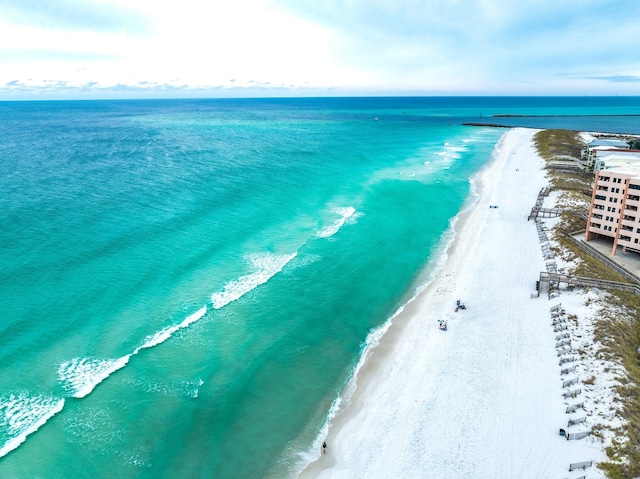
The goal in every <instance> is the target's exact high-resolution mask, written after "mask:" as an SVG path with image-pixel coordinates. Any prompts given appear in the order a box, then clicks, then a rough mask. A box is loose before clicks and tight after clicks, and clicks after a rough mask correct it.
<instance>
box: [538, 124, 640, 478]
mask: <svg viewBox="0 0 640 479" xmlns="http://www.w3.org/2000/svg"><path fill="white" fill-rule="evenodd" d="M534 142H535V144H536V147H537V149H538V153H539V154H540V156H542V157H543V158H544V159H545V160H546V161H547V162H550V161H553V160H554V159H555V158H557V157H559V156H561V157H564V158H566V157H568V156H571V157H573V158H575V159H576V160H577V159H578V158H580V150H581V149H582V148H583V146H584V142H583V140H582V138H581V137H580V135H579V133H577V132H575V131H568V130H543V131H541V132H539V133H537V134H536V136H535V137H534ZM549 178H550V181H551V184H552V186H553V188H554V190H557V191H559V192H561V198H562V199H563V200H565V201H566V202H567V203H569V204H571V203H578V204H579V203H581V202H584V201H586V202H587V203H588V202H590V199H591V193H590V191H591V190H592V180H590V179H589V178H588V177H587V176H584V175H580V174H576V173H572V172H570V171H559V170H555V169H554V170H551V169H550V170H549ZM583 212H586V211H583ZM585 226H586V225H585V220H584V218H581V217H580V216H579V215H577V214H573V213H567V212H565V213H563V214H562V216H561V221H560V222H559V224H558V226H557V228H556V230H555V239H556V241H557V242H558V244H559V245H560V249H561V250H562V251H561V252H559V253H560V254H561V255H563V256H564V257H567V256H569V257H571V259H573V260H576V259H577V260H578V261H577V265H576V267H575V268H574V270H573V271H572V272H571V274H574V275H577V276H587V277H592V278H599V279H605V280H611V281H622V282H628V280H627V279H625V278H623V277H622V276H620V275H619V274H618V273H616V272H614V271H613V270H611V269H610V268H609V267H607V266H606V265H604V264H603V263H601V262H600V261H598V260H596V259H594V258H592V257H591V256H589V255H588V254H586V253H585V252H584V251H582V250H581V249H580V248H578V247H577V246H576V245H575V244H574V243H573V242H572V241H571V240H570V239H569V234H570V233H573V232H575V231H579V230H582V229H584V228H585ZM606 303H607V304H606V305H605V306H604V307H603V309H602V312H601V316H600V318H599V320H598V321H597V322H596V329H595V333H594V340H595V341H596V342H599V343H601V344H602V347H601V350H600V351H599V355H600V356H601V357H603V358H614V359H615V360H616V361H617V362H619V363H620V364H622V365H623V366H624V368H625V370H626V373H627V376H626V377H620V378H619V382H620V384H619V386H618V387H617V392H618V394H619V396H620V399H621V405H620V407H619V409H618V414H619V415H620V417H621V418H622V419H624V420H625V424H624V425H623V426H622V427H621V428H620V430H619V433H620V438H624V439H621V440H614V441H612V444H611V445H610V446H609V447H607V449H606V453H607V456H608V458H609V461H607V462H603V463H601V464H599V467H600V468H601V469H602V470H604V471H605V473H606V475H607V476H608V477H610V478H612V479H623V478H634V477H638V476H640V353H639V352H638V346H639V345H640V296H638V295H636V294H633V293H628V292H622V291H609V292H608V293H607V299H606ZM596 429H597V428H596ZM596 432H597V431H596Z"/></svg>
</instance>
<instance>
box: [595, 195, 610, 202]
mask: <svg viewBox="0 0 640 479" xmlns="http://www.w3.org/2000/svg"><path fill="white" fill-rule="evenodd" d="M606 199H607V197H606V196H604V195H596V200H602V201H604V200H606Z"/></svg>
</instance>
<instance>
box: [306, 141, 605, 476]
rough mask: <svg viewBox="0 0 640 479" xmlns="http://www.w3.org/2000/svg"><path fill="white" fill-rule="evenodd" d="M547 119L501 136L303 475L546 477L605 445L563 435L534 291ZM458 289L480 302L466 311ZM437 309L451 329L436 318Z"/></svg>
mask: <svg viewBox="0 0 640 479" xmlns="http://www.w3.org/2000/svg"><path fill="white" fill-rule="evenodd" d="M536 132H537V130H532V129H523V128H515V129H511V130H509V131H508V132H506V133H505V134H504V135H503V136H502V137H501V138H500V140H499V141H498V143H497V144H496V147H495V149H494V152H493V153H492V159H491V160H490V161H489V162H488V163H487V165H486V166H485V167H483V169H482V170H481V171H480V172H479V173H478V174H477V175H476V176H475V177H474V179H473V181H474V184H475V193H473V192H472V194H475V195H476V198H475V200H473V201H471V202H470V205H469V206H468V207H466V208H463V211H461V213H460V214H459V217H458V218H459V219H458V221H457V222H456V224H454V226H453V230H454V232H455V236H454V239H453V241H452V242H451V243H450V244H449V246H448V248H446V251H445V252H444V254H445V255H446V261H445V264H444V266H443V267H442V268H441V269H436V270H435V271H434V274H435V278H434V279H433V280H432V281H431V282H430V283H429V284H428V286H427V287H426V288H425V289H424V290H423V291H421V292H420V293H419V294H418V295H417V296H416V297H415V298H414V299H413V300H412V301H410V302H409V303H408V304H407V305H406V306H405V307H404V309H403V310H402V311H401V312H400V313H399V314H398V315H397V316H396V317H395V318H394V319H393V320H392V322H391V325H390V326H389V328H388V330H387V331H386V333H385V334H384V335H383V337H382V338H381V339H380V342H379V344H378V345H377V346H376V347H375V348H374V349H373V351H372V352H371V353H370V354H369V357H368V359H367V361H366V362H365V364H364V365H363V367H362V368H361V369H360V371H359V373H358V375H357V377H356V378H355V381H356V388H355V391H354V392H353V394H352V396H351V401H350V403H349V404H348V405H347V406H345V407H344V409H342V410H341V411H340V412H339V413H338V415H337V416H336V417H335V418H334V419H333V421H332V422H331V424H330V425H329V431H328V435H327V437H326V441H327V444H328V451H327V454H326V455H319V457H318V459H317V460H316V461H314V462H312V463H310V464H309V465H308V466H307V467H306V468H305V469H304V470H303V471H302V472H301V473H300V475H299V476H298V477H299V478H300V479H308V478H323V479H327V478H343V477H344V478H347V477H349V478H352V477H434V478H435V477H461V478H462V477H487V478H489V477H493V478H495V477H505V478H506V477H539V476H540V474H543V475H547V476H548V475H559V474H562V473H563V472H562V471H566V466H567V465H568V462H567V461H573V460H580V458H581V457H582V456H583V455H585V454H587V453H589V454H590V455H591V456H593V455H598V452H596V451H595V449H597V448H595V447H594V446H593V444H591V443H588V442H585V441H582V442H580V443H578V441H574V443H573V444H570V445H569V446H568V447H569V449H568V450H567V449H566V447H564V446H565V444H562V446H563V447H558V448H556V447H555V446H553V444H554V442H553V441H554V440H555V439H556V438H557V426H558V425H559V424H562V421H565V422H566V418H565V417H564V416H563V414H562V413H563V412H564V411H563V404H564V402H563V401H564V400H563V399H562V396H561V394H560V390H559V385H558V382H557V381H558V379H557V374H558V373H557V372H555V370H556V369H557V358H556V354H555V353H556V352H555V350H554V349H553V342H552V341H553V340H552V338H553V331H552V329H551V328H550V327H549V324H550V323H549V322H548V318H549V307H550V306H552V304H549V302H548V301H546V300H541V299H531V298H530V293H531V292H533V291H534V289H535V286H534V283H535V279H536V277H537V275H538V274H539V272H540V271H542V270H544V261H543V257H542V254H541V250H540V243H539V241H538V238H537V236H536V228H535V226H534V225H533V224H531V223H528V224H527V219H526V218H527V214H528V211H529V209H530V207H531V205H532V204H533V203H534V201H535V197H536V195H537V193H538V191H539V190H540V189H541V188H542V187H544V186H545V185H546V180H545V175H546V173H545V172H544V170H543V161H542V159H541V158H539V157H538V155H537V152H536V151H535V148H533V147H532V145H531V139H532V137H533V135H534V134H535V133H536ZM490 205H497V206H498V208H495V209H492V208H489V206H490ZM471 251H473V254H470V253H469V252H471ZM519 263H520V264H519ZM516 265H517V266H516ZM514 266H515V267H514ZM456 299H461V300H462V302H463V303H465V304H467V307H468V309H467V310H464V311H459V312H455V301H456ZM438 319H447V320H448V321H449V331H447V332H441V331H439V330H438V328H437V325H436V321H437V320H438ZM552 371H553V373H551V372H552ZM525 432H527V433H528V434H524V435H525V436H526V437H522V435H523V433H525ZM516 438H517V439H516ZM565 443H566V441H565ZM442 445H446V446H445V447H444V448H442ZM585 448H586V449H585ZM599 452H600V456H601V455H602V452H601V451H599ZM574 455H575V456H576V457H575V458H574V457H573V456H574ZM600 456H598V457H600ZM532 461H536V462H537V466H534V465H533V464H532ZM543 463H544V464H543ZM525 467H528V469H523V468H525ZM594 472H595V471H594Z"/></svg>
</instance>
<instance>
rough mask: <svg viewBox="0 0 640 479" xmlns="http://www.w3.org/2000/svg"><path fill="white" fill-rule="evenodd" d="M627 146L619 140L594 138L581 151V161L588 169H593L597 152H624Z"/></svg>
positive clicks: (623, 141)
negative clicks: (584, 161) (583, 161)
mask: <svg viewBox="0 0 640 479" xmlns="http://www.w3.org/2000/svg"><path fill="white" fill-rule="evenodd" d="M628 148H629V144H628V143H627V142H626V141H625V140H622V139H620V138H594V139H593V140H591V141H590V142H589V143H588V144H587V146H586V147H585V148H584V149H583V150H582V159H583V160H586V163H587V165H588V167H589V168H594V165H595V161H596V155H597V152H598V151H600V152H602V151H606V150H626V149H628Z"/></svg>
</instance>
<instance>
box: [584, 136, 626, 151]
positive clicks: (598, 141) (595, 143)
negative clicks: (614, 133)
mask: <svg viewBox="0 0 640 479" xmlns="http://www.w3.org/2000/svg"><path fill="white" fill-rule="evenodd" d="M587 147H589V148H591V149H593V148H598V147H607V148H622V149H626V148H629V144H628V143H627V142H626V141H624V140H618V139H615V138H595V139H593V140H591V141H590V142H589V144H588V145H587Z"/></svg>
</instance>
